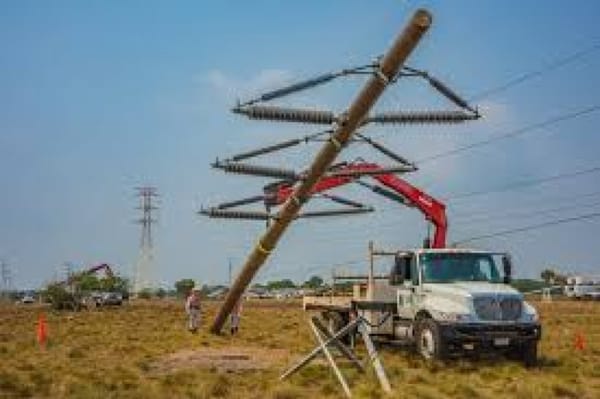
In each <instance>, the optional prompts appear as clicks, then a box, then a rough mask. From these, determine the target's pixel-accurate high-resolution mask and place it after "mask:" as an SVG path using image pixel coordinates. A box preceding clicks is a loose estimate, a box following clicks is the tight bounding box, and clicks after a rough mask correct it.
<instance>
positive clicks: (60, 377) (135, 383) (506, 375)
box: [0, 300, 600, 399]
mask: <svg viewBox="0 0 600 399" xmlns="http://www.w3.org/2000/svg"><path fill="white" fill-rule="evenodd" d="M535 305H536V306H537V307H538V309H539V310H540V312H541V317H542V323H543V331H544V333H543V340H542V343H541V346H540V353H541V362H540V366H539V367H537V368H535V369H531V370H528V369H525V368H523V367H522V366H521V365H520V364H518V363H515V362H512V361H509V360H506V359H486V360H479V361H471V360H458V361H451V362H448V363H443V364H442V363H434V364H427V363H425V362H424V361H422V360H421V359H420V358H419V357H418V356H416V355H414V354H413V353H411V351H410V350H408V349H406V348H404V349H399V348H382V349H381V351H380V352H381V355H382V359H383V363H384V365H385V368H386V371H387V373H388V375H389V378H390V382H391V384H392V387H393V389H394V393H393V394H392V395H391V396H389V397H392V398H405V397H406V398H413V397H419V398H448V397H454V398H465V397H469V398H496V397H501V398H540V397H546V398H552V397H556V398H590V399H591V398H599V397H600V302H595V303H594V302H576V301H573V302H570V301H554V302H552V303H535ZM216 306H217V304H214V303H213V304H210V305H208V306H207V308H206V309H205V311H204V315H203V322H204V323H203V328H202V329H201V331H200V332H199V333H198V334H191V333H189V332H188V331H186V329H185V318H184V314H183V311H182V304H181V303H180V302H176V301H168V300H165V301H141V302H136V303H130V304H127V305H125V306H123V307H122V308H113V309H106V310H100V311H88V312H81V313H52V312H49V311H48V310H47V309H46V308H43V307H39V306H25V305H12V304H5V305H0V398H21V397H23V398H25V397H35V398H65V397H68V398H165V397H169V398H215V397H227V398H280V399H283V398H337V397H342V396H341V390H340V389H339V386H338V383H337V381H336V379H335V377H334V375H333V373H332V371H331V370H330V369H329V368H328V366H327V363H326V362H325V361H323V359H322V358H321V359H317V361H315V362H312V363H311V364H310V366H308V367H306V368H305V369H303V370H302V371H300V372H299V373H297V374H295V375H294V376H292V377H291V378H289V379H288V380H286V381H284V382H280V381H279V375H280V374H281V373H282V371H284V370H285V369H286V368H287V367H289V366H290V365H291V364H292V363H294V362H295V361H297V360H298V359H300V358H301V357H302V356H303V355H305V354H306V353H308V351H310V350H311V349H312V348H313V347H314V346H315V342H314V340H313V337H312V334H311V332H310V330H309V327H308V324H307V323H306V320H307V315H306V314H305V313H304V312H302V310H301V305H300V303H298V302H277V301H273V300H268V301H262V300H261V301H251V302H249V303H248V304H247V305H246V306H245V308H244V314H243V319H242V325H241V330H240V333H239V335H237V336H234V337H231V336H229V335H223V336H214V335H211V334H209V333H208V331H207V327H208V324H209V322H210V321H211V320H212V318H213V316H214V312H215V310H216ZM42 312H43V313H46V315H47V320H48V332H49V341H48V346H47V348H46V349H45V350H42V349H40V348H39V347H38V345H37V343H36V339H35V337H36V335H35V332H36V322H37V318H38V315H39V314H40V313H42ZM578 334H580V335H581V336H582V337H583V338H584V340H585V348H584V349H583V350H578V349H576V348H575V338H576V336H577V335H578ZM363 352H364V351H363V350H362V348H361V347H360V346H359V354H360V355H362V356H364V353H363ZM341 364H342V372H343V373H344V375H345V376H346V377H347V379H348V381H349V382H350V385H351V388H352V391H353V393H354V396H355V397H358V398H363V397H364V398H378V397H383V396H382V394H381V391H380V389H379V387H378V383H377V380H376V378H375V377H374V375H373V373H372V372H368V373H366V375H365V374H360V373H359V372H358V371H356V370H355V369H353V368H352V366H351V365H350V364H349V363H344V362H342V363H341Z"/></svg>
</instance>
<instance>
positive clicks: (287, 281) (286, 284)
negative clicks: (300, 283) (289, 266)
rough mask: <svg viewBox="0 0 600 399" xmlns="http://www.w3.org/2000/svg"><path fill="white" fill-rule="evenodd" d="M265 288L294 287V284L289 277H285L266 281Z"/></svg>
mask: <svg viewBox="0 0 600 399" xmlns="http://www.w3.org/2000/svg"><path fill="white" fill-rule="evenodd" d="M267 288H268V289H270V290H279V289H282V288H296V284H294V282H293V281H292V280H290V279H289V278H285V279H283V280H277V281H269V282H268V283H267Z"/></svg>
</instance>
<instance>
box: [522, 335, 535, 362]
mask: <svg viewBox="0 0 600 399" xmlns="http://www.w3.org/2000/svg"><path fill="white" fill-rule="evenodd" d="M537 344H538V343H537V341H529V342H524V343H523V344H522V345H521V360H522V361H523V365H524V366H525V367H527V368H530V367H535V366H536V365H537V362H538V356H537V349H538V347H537Z"/></svg>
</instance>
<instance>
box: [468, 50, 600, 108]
mask: <svg viewBox="0 0 600 399" xmlns="http://www.w3.org/2000/svg"><path fill="white" fill-rule="evenodd" d="M597 50H600V43H595V44H594V45H592V46H590V47H587V48H584V49H582V50H579V51H577V52H575V53H573V54H571V55H569V56H567V57H563V58H559V59H556V60H554V61H553V62H551V63H549V64H547V65H546V66H545V67H543V68H540V69H537V70H534V71H530V72H526V73H524V74H522V75H520V76H517V77H515V78H513V79H510V80H508V81H507V82H506V83H503V84H500V85H498V86H495V87H492V88H489V89H487V90H484V91H482V92H480V93H478V94H476V95H474V96H473V97H471V98H470V99H469V102H472V101H479V100H481V99H483V98H486V97H489V96H491V95H494V94H497V93H500V92H502V91H505V90H508V89H510V88H512V87H514V86H517V85H519V84H521V83H523V82H526V81H528V80H531V79H533V78H537V77H539V76H541V75H543V74H545V73H547V72H550V71H553V70H556V69H559V68H561V67H563V66H565V65H568V64H572V63H573V62H575V61H577V60H579V59H581V58H583V57H585V56H586V55H588V54H590V53H593V52H595V51H597Z"/></svg>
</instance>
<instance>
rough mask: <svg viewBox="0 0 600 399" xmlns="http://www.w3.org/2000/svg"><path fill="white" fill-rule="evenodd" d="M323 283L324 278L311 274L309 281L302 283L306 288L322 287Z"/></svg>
mask: <svg viewBox="0 0 600 399" xmlns="http://www.w3.org/2000/svg"><path fill="white" fill-rule="evenodd" d="M322 285H323V279H322V278H321V277H319V276H311V278H309V279H308V280H307V281H305V282H304V284H302V286H303V287H306V288H320V287H321V286H322Z"/></svg>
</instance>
